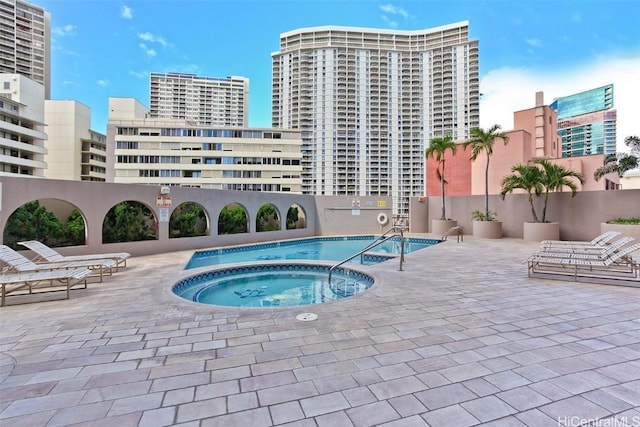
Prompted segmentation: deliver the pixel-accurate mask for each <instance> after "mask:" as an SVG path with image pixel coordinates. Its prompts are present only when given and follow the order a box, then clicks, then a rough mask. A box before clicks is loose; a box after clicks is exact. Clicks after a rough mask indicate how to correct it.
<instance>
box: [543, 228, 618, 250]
mask: <svg viewBox="0 0 640 427" xmlns="http://www.w3.org/2000/svg"><path fill="white" fill-rule="evenodd" d="M620 234H622V233H620V232H618V231H605V232H604V233H602V234H601V235H599V236H596V237H594V238H593V239H591V240H590V241H588V242H585V241H580V240H543V241H542V242H540V247H541V248H549V247H558V246H559V247H567V246H569V247H576V248H584V247H595V248H601V247H603V246H606V245H607V244H608V243H609V242H610V241H611V240H613V239H614V238H615V237H617V236H619V235H620Z"/></svg>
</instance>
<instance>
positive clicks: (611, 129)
mask: <svg viewBox="0 0 640 427" xmlns="http://www.w3.org/2000/svg"><path fill="white" fill-rule="evenodd" d="M551 108H553V109H554V110H556V112H557V113H558V135H559V136H560V138H561V139H562V157H576V156H588V155H591V154H604V155H607V154H613V153H615V152H616V121H617V111H616V110H615V109H613V84H608V85H605V86H601V87H598V88H595V89H590V90H587V91H584V92H580V93H576V94H573V95H569V96H564V97H561V98H557V99H556V100H554V101H553V103H552V104H551Z"/></svg>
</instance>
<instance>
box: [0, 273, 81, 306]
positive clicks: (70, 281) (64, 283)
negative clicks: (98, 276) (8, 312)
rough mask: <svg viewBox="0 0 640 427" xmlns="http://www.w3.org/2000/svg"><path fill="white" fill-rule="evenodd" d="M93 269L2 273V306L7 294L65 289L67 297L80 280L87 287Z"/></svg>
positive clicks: (0, 283) (0, 276)
mask: <svg viewBox="0 0 640 427" xmlns="http://www.w3.org/2000/svg"><path fill="white" fill-rule="evenodd" d="M91 273H92V271H91V270H90V269H88V268H74V269H68V268H60V269H56V270H43V271H31V272H17V273H16V272H4V273H2V274H0V286H1V292H2V295H1V296H0V301H1V302H0V306H4V305H5V302H6V298H7V296H13V295H27V294H34V293H40V292H53V291H56V290H65V291H66V295H67V299H69V294H70V291H71V289H72V288H73V287H75V286H77V285H78V284H79V283H80V282H84V286H83V289H86V287H87V276H89V275H91Z"/></svg>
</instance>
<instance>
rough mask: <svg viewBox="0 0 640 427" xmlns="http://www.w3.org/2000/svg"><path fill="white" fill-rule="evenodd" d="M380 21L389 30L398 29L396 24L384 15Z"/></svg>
mask: <svg viewBox="0 0 640 427" xmlns="http://www.w3.org/2000/svg"><path fill="white" fill-rule="evenodd" d="M382 20H383V21H384V22H386V23H387V25H388V26H389V27H391V28H398V22H397V21H394V20H393V19H389V18H388V17H386V16H385V15H382Z"/></svg>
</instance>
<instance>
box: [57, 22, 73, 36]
mask: <svg viewBox="0 0 640 427" xmlns="http://www.w3.org/2000/svg"><path fill="white" fill-rule="evenodd" d="M76 28H77V27H76V26H75V25H72V24H67V25H63V26H62V27H54V28H53V29H52V30H51V34H53V35H54V36H58V37H64V36H72V35H75V33H76Z"/></svg>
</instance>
